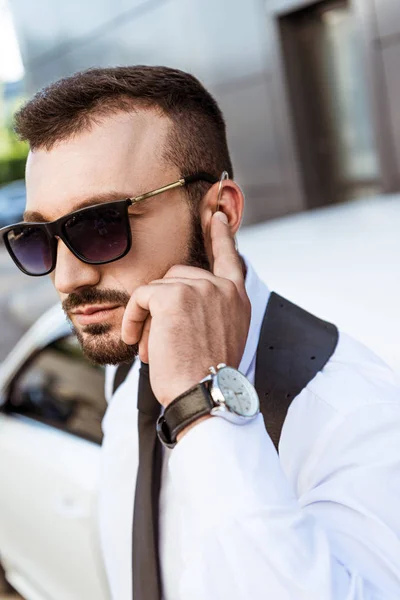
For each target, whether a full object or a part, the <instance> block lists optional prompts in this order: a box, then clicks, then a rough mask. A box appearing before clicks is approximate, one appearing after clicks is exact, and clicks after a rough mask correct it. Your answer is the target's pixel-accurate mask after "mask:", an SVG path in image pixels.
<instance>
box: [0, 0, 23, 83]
mask: <svg viewBox="0 0 400 600" xmlns="http://www.w3.org/2000/svg"><path fill="white" fill-rule="evenodd" d="M23 75H24V69H23V66H22V60H21V55H20V52H19V47H18V42H17V38H16V35H15V30H14V25H13V22H12V18H11V13H10V10H9V7H8V2H7V0H0V81H18V80H19V79H21V78H22V77H23Z"/></svg>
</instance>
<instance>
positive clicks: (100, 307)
mask: <svg viewBox="0 0 400 600" xmlns="http://www.w3.org/2000/svg"><path fill="white" fill-rule="evenodd" d="M117 306H118V305H115V304H110V305H108V306H105V305H104V304H95V305H93V306H86V307H85V308H78V310H76V311H74V312H73V313H72V314H74V315H92V314H93V313H95V312H99V311H105V310H111V309H113V308H117Z"/></svg>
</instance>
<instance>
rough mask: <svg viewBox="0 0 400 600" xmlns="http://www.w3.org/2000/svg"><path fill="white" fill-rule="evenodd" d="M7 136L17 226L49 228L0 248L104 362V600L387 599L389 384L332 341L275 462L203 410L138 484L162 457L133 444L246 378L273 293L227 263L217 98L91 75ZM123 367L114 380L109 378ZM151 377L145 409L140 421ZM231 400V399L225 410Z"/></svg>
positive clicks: (166, 77) (364, 353) (396, 424)
mask: <svg viewBox="0 0 400 600" xmlns="http://www.w3.org/2000/svg"><path fill="white" fill-rule="evenodd" d="M16 126H17V131H18V133H19V135H20V136H21V138H23V139H26V140H27V141H28V142H29V143H30V148H31V151H30V154H29V158H28V162H27V173H26V176H27V192H28V196H27V207H26V208H27V212H26V213H25V217H24V219H25V221H28V222H31V223H32V222H35V223H38V222H45V223H50V225H46V228H44V227H43V226H33V225H30V226H29V225H28V226H26V227H25V228H18V227H14V228H7V230H5V231H4V233H3V235H4V237H5V241H6V245H7V247H8V249H9V251H10V253H11V255H12V256H13V258H14V260H15V261H16V262H17V264H18V266H19V267H20V268H22V269H23V270H24V271H25V272H27V273H28V274H31V275H41V274H46V273H50V277H51V278H52V281H53V283H54V285H55V287H56V289H57V291H58V293H59V295H60V299H61V301H62V305H63V308H64V310H65V312H66V314H67V317H68V318H69V319H70V321H71V323H72V325H73V328H74V330H75V332H76V335H77V336H78V339H79V341H80V343H81V345H82V348H83V350H84V352H85V353H86V355H87V356H88V357H89V358H90V359H91V360H92V361H94V362H96V363H98V364H106V365H108V367H107V394H108V398H109V407H108V410H107V413H106V415H105V419H104V422H103V430H104V444H103V465H104V466H103V477H102V486H101V487H102V489H101V495H100V524H101V535H102V547H103V552H104V558H105V564H106V568H107V572H108V576H109V581H110V586H111V590H112V596H113V598H114V599H115V600H130V599H131V598H132V593H133V597H134V599H135V600H144V599H145V598H146V599H149V598H154V600H156V598H158V597H159V594H160V593H161V592H159V587H160V585H161V588H162V597H163V598H164V600H180V599H184V600H187V599H191V600H206V599H207V600H209V599H213V600H226V599H228V598H229V599H230V600H242V599H243V600H244V599H248V598H251V599H252V600H258V599H259V600H261V599H263V600H264V599H265V598H271V599H273V600H288V599H291V600H292V599H293V600H294V599H302V600H303V599H304V600H314V599H318V600H322V599H323V600H344V599H345V598H346V599H347V600H372V599H374V600H375V599H378V598H379V599H381V600H389V599H392V598H393V599H394V598H399V597H400V539H399V536H400V511H399V510H398V503H399V498H400V449H399V441H398V440H399V431H400V403H399V402H400V401H399V384H398V380H397V379H396V376H395V375H394V374H393V373H392V372H391V371H390V369H389V368H388V367H387V366H386V365H385V364H383V363H382V362H381V361H380V360H379V359H378V358H377V357H376V356H375V355H374V354H372V353H371V352H370V351H369V350H367V349H366V348H364V347H363V346H362V345H361V344H359V343H357V342H356V341H354V340H352V339H351V338H349V337H348V336H346V335H344V334H342V333H340V335H339V340H338V342H337V346H336V348H335V349H334V352H333V354H332V355H331V357H330V359H329V360H328V361H327V362H326V364H325V366H324V367H323V368H322V370H320V372H319V373H318V374H317V375H316V376H315V377H313V378H312V380H311V381H310V382H308V384H307V385H306V386H305V388H304V389H303V390H302V391H301V393H299V394H298V395H297V397H296V398H295V399H294V400H293V401H292V403H291V406H290V410H289V412H288V414H287V417H286V420H285V423H284V427H283V431H282V436H281V438H280V443H279V455H278V453H277V452H276V449H275V447H274V445H273V443H272V441H271V438H270V436H269V434H268V432H267V430H266V426H265V424H264V421H263V418H262V415H261V414H253V415H250V417H251V418H248V419H247V421H248V422H247V424H245V425H244V426H238V425H237V424H236V423H232V422H230V421H228V420H226V419H224V418H216V417H214V416H212V415H211V414H209V413H207V414H203V415H202V416H201V417H200V418H195V419H194V420H193V419H192V420H190V419H189V421H190V422H189V424H188V425H187V426H184V427H183V428H182V427H181V428H180V429H179V432H178V434H177V435H176V436H175V437H176V439H174V440H173V441H174V444H170V445H171V446H174V447H173V448H165V447H163V449H162V456H161V455H158V460H159V469H161V467H162V472H161V471H160V470H159V471H158V474H157V473H156V470H154V471H152V472H150V475H149V472H147V474H146V473H144V467H143V465H144V464H145V463H146V461H148V459H149V456H150V455H151V456H150V458H151V461H150V462H151V464H152V465H153V466H152V468H154V464H155V463H156V462H157V460H156V456H157V452H159V448H161V445H157V446H154V447H152V448H151V449H150V450H149V449H148V448H149V447H147V449H146V447H145V445H142V439H141V435H142V434H143V436H144V435H145V434H144V433H143V432H144V431H145V428H144V423H145V422H146V419H147V421H148V422H150V423H152V425H151V427H150V428H148V429H147V431H149V430H150V431H151V432H153V433H154V437H156V436H155V422H154V421H151V418H153V417H154V416H155V418H156V419H157V417H158V418H159V421H158V422H159V424H160V423H163V419H165V420H167V415H168V414H171V408H172V407H173V406H177V404H176V399H177V398H178V400H179V402H180V401H181V398H180V397H182V395H183V397H184V396H185V393H186V392H187V391H188V390H191V388H193V387H194V386H197V384H198V383H199V382H200V381H201V380H202V379H203V378H204V377H206V376H207V374H208V373H209V368H210V367H217V365H218V364H219V363H225V364H227V365H228V366H230V367H233V368H239V371H241V373H242V374H243V375H245V376H246V377H247V380H248V381H249V382H251V383H253V382H254V378H255V369H256V354H257V345H258V341H259V337H260V330H261V327H262V323H263V318H264V313H265V309H266V306H267V304H268V303H269V299H270V297H271V294H270V292H269V291H268V289H267V287H266V286H265V284H264V283H262V282H261V281H260V280H259V279H258V278H257V275H256V274H255V273H254V271H253V269H252V268H251V265H250V264H248V263H246V262H245V261H244V259H242V258H241V257H240V256H239V254H238V253H237V251H236V250H235V244H234V235H235V233H236V231H237V230H238V228H239V225H240V221H241V217H242V211H243V194H242V192H241V190H240V188H239V187H238V185H237V184H236V183H235V182H234V181H233V179H232V177H233V171H232V165H231V162H230V158H229V152H228V149H227V144H226V137H225V125H224V121H223V117H222V115H221V112H220V110H219V108H218V106H217V105H216V103H215V101H214V100H213V98H212V97H211V96H210V95H209V94H208V92H207V91H206V90H205V89H204V88H203V87H202V86H201V84H200V83H199V82H198V81H197V80H196V79H195V78H193V77H192V76H190V75H188V74H185V73H183V72H180V71H177V70H172V69H167V68H160V67H119V68H115V69H94V70H91V71H87V72H84V73H78V74H76V75H74V76H72V77H70V78H67V79H63V80H61V81H58V82H56V83H54V84H52V85H51V86H49V87H48V88H47V89H45V90H44V91H42V92H39V93H38V94H37V95H36V96H35V97H34V98H33V99H32V100H31V101H30V102H28V104H27V105H26V106H25V107H24V108H23V109H22V110H21V111H20V112H19V114H18V115H17V119H16ZM243 143H245V140H243ZM224 171H227V172H228V173H229V175H230V178H229V179H223V178H222V179H221V181H220V176H221V173H223V172H224ZM170 184H173V185H170ZM165 186H166V187H165ZM148 192H154V193H152V194H147V193H148ZM124 199H125V201H124V202H121V201H123V200H124ZM126 199H130V200H126ZM106 203H111V204H108V205H107V206H105V205H106ZM93 205H96V209H94V210H93V209H91V208H89V207H91V206H93ZM97 205H100V208H98V207H97ZM82 208H84V209H85V210H82V211H81V212H76V213H74V214H73V215H70V213H72V212H74V211H78V210H81V209H82ZM53 222H56V223H54V224H53ZM124 228H125V229H124ZM121 231H123V232H125V233H124V234H123V235H121ZM366 293H367V290H366ZM282 306H283V305H282ZM288 327H289V323H288ZM269 349H270V350H271V351H273V346H271V347H270V348H269ZM137 354H139V357H137V358H136V360H134V362H133V366H132V367H131V368H130V370H129V372H128V373H127V376H126V379H125V380H123V378H122V379H121V381H120V382H119V383H120V385H119V386H118V382H116V379H115V378H117V377H118V374H119V373H120V370H119V369H118V370H117V374H116V365H123V364H129V361H132V360H133V359H134V358H135V357H136V356H137ZM309 358H310V360H311V359H314V358H315V356H311V357H309ZM141 363H142V366H141ZM146 364H149V366H150V383H151V389H152V392H153V393H154V396H155V398H156V400H157V401H158V404H157V401H155V404H156V409H155V410H154V408H153V409H147V408H144V409H143V410H142V408H141V402H142V400H141V399H142V398H144V397H146V398H147V397H149V396H150V395H151V389H150V387H149V380H148V377H149V375H148V373H147V375H146V367H145V365H146ZM112 365H114V366H112ZM221 369H223V367H221ZM221 372H222V371H221ZM146 377H147V379H146ZM238 377H239V378H240V377H241V376H240V375H238ZM138 386H139V391H138ZM245 387H246V386H245V383H243V387H241V388H240V390H241V391H235V390H234V388H232V389H233V390H234V391H233V392H232V389H231V390H228V391H229V393H230V394H231V398H234V401H235V402H236V403H237V404H240V403H241V402H242V399H241V396H243V394H245ZM113 389H115V390H116V391H115V393H114V394H113V393H112V392H113ZM196 389H198V388H196ZM246 389H247V388H246ZM249 394H250V392H249ZM250 395H251V394H250ZM250 395H249V396H247V397H248V398H250ZM138 396H139V400H138V402H139V409H140V413H139V416H138V410H137V398H138ZM188 397H189V398H190V397H191V396H190V394H189V396H188ZM248 402H249V403H248V405H247V406H248V407H250V400H249V401H248ZM185 406H186V409H187V408H188V406H189V408H190V403H189V404H186V405H185ZM249 410H250V408H249ZM146 411H147V412H146ZM239 412H240V411H239ZM153 413H155V414H153ZM160 415H161V416H160ZM248 416H249V415H248ZM160 419H161V420H160ZM265 419H266V425H267V426H268V414H267V415H266V417H265ZM244 420H246V419H244ZM138 422H139V423H138ZM182 422H184V423H186V422H187V421H182ZM138 429H139V436H138ZM167 432H168V428H167ZM159 433H160V438H161V439H163V437H162V436H163V435H164V438H165V436H166V435H167V434H166V433H165V431H164V430H163V428H162V427H161V432H160V425H159ZM170 433H171V431H170ZM146 435H147V434H146ZM138 438H139V439H138ZM167 438H168V436H167ZM143 439H144V437H143ZM171 439H172V437H171ZM164 441H165V440H164ZM170 441H171V440H170ZM167 442H168V439H167ZM175 442H176V443H175ZM157 448H158V450H157ZM139 454H140V461H139ZM160 456H161V459H160ZM138 463H139V472H138ZM161 463H162V465H161ZM149 464H150V463H149ZM137 472H138V475H137ZM136 475H137V478H136ZM146 477H147V480H148V481H147V484H148V487H147V492H146V493H144V494H143V493H142V490H143V489H144V488H145V479H146ZM157 478H158V479H159V481H158V483H159V486H160V489H158V487H157ZM149 482H150V483H149ZM135 490H136V491H135ZM146 494H147V495H146ZM155 496H157V498H156V504H155V505H156V510H155V511H154V510H153V509H151V510H150V511H149V505H152V506H153V505H154V501H155V500H154V497H155ZM134 505H135V514H133V512H134V510H133V507H134ZM138 507H139V508H138ZM158 518H159V522H157V520H158ZM152 519H153V520H152ZM132 520H133V542H132ZM132 543H133V578H132ZM154 546H156V552H157V550H158V551H159V567H160V575H159V574H157V572H156V571H157V565H156V568H155V563H157V561H158V558H157V557H156V558H155V559H153V558H152V556H153V554H152V553H153V552H154ZM143 557H145V558H143ZM146 561H147V562H146ZM158 578H159V579H158ZM132 581H133V584H132ZM132 585H133V588H132ZM140 586H141V587H140Z"/></svg>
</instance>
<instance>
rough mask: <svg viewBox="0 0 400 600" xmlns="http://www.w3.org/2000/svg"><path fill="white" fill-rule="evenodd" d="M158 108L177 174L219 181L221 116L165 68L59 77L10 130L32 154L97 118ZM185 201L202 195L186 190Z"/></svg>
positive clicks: (227, 165) (224, 157)
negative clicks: (202, 173)
mask: <svg viewBox="0 0 400 600" xmlns="http://www.w3.org/2000/svg"><path fill="white" fill-rule="evenodd" d="M140 107H144V108H157V109H160V110H161V111H162V113H163V114H165V115H166V116H168V117H169V118H170V119H171V121H172V128H171V131H170V134H169V138H168V140H167V147H166V148H165V149H164V156H165V158H166V160H167V161H170V162H171V163H172V164H174V165H175V166H176V167H177V168H178V169H179V171H180V174H181V175H183V176H185V175H190V174H193V173H195V172H196V171H206V172H208V173H211V174H212V175H215V176H216V177H219V176H220V175H221V173H222V171H228V173H229V176H230V177H233V168H232V163H231V159H230V156H229V150H228V145H227V140H226V127H225V121H224V117H223V115H222V112H221V110H220V108H219V106H218V104H217V102H216V101H215V99H214V98H213V97H212V95H211V94H210V93H209V92H208V91H207V90H206V89H205V87H204V86H203V85H202V84H201V83H200V82H199V81H198V79H196V78H195V77H194V76H193V75H190V74H189V73H185V72H184V71H180V70H178V69H171V68H168V67H155V66H154V67H153V66H143V65H135V66H126V67H112V68H92V69H88V70H86V71H82V72H78V73H75V74H74V75H72V76H70V77H65V78H63V79H60V80H58V81H56V82H54V83H52V84H50V85H49V86H47V87H45V88H44V89H43V90H41V91H39V92H37V93H36V94H35V96H33V98H32V99H31V100H29V101H28V102H27V103H26V104H25V105H24V106H23V107H22V108H21V109H20V110H19V111H18V112H17V114H16V116H15V131H16V133H17V135H18V136H19V137H20V139H22V140H25V141H27V142H28V143H29V145H30V147H31V149H32V150H35V149H39V148H45V149H46V150H50V149H51V148H52V147H53V146H54V145H55V144H56V143H57V142H59V141H63V140H66V139H69V138H70V137H72V136H73V135H75V134H78V133H79V132H81V131H85V130H88V129H89V128H90V126H91V125H92V123H93V122H95V120H96V117H101V116H106V115H108V114H112V113H115V112H118V111H121V110H122V111H126V112H128V111H130V110H132V109H134V108H140ZM188 191H189V194H190V197H191V199H192V200H194V199H195V198H193V196H195V197H196V199H198V198H199V197H200V195H202V194H203V193H204V191H205V190H204V186H203V185H202V184H200V185H197V186H189V188H188Z"/></svg>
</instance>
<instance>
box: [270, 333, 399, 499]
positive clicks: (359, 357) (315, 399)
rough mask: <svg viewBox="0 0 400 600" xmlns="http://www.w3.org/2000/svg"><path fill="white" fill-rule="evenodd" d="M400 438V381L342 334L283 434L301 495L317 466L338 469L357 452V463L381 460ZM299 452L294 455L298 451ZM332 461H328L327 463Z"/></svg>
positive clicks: (289, 469)
mask: <svg viewBox="0 0 400 600" xmlns="http://www.w3.org/2000/svg"><path fill="white" fill-rule="evenodd" d="M399 434H400V382H399V376H398V375H397V374H396V373H394V372H393V371H392V370H391V369H390V367H389V366H388V365H386V364H385V363H384V362H383V361H382V360H381V359H380V358H379V357H378V356H376V354H374V352H372V351H371V350H369V349H368V348H366V347H365V346H364V345H363V344H361V343H360V342H358V341H357V340H355V339H353V338H352V337H350V336H349V335H347V334H345V333H343V332H339V341H338V344H337V347H336V350H335V352H334V353H333V355H332V357H331V358H330V360H329V361H328V362H327V364H326V365H325V367H324V368H323V369H322V371H320V372H319V373H318V374H317V375H316V376H315V377H314V379H312V380H311V381H310V383H309V384H308V385H307V386H306V387H305V388H304V389H303V390H302V392H301V393H300V394H299V395H298V396H297V397H296V398H295V399H294V400H293V402H292V404H291V406H290V408H289V411H288V414H287V417H286V420H285V422H284V425H283V429H282V436H281V440H280V445H279V454H280V457H281V461H282V464H283V467H284V469H285V471H286V473H287V475H288V476H289V478H290V479H291V480H292V482H293V485H294V486H295V487H296V488H297V491H298V492H299V490H300V489H303V486H302V485H301V482H303V483H304V481H305V480H308V476H307V477H305V473H310V471H314V470H315V468H316V465H317V464H319V465H323V466H324V467H326V466H327V461H328V462H330V461H331V460H332V461H333V462H334V463H335V465H336V466H335V468H339V465H340V464H342V463H343V461H344V462H346V461H347V459H348V458H349V456H350V455H351V452H350V453H349V448H350V447H352V448H356V449H357V460H355V461H354V464H355V463H358V464H362V463H363V461H368V460H369V458H368V457H370V454H371V451H372V452H374V453H376V455H382V454H384V453H386V452H387V450H388V448H391V447H392V446H393V444H394V443H395V444H396V447H397V445H398V441H397V440H398V437H399ZM294 449H295V450H294ZM327 457H329V460H328V458H327Z"/></svg>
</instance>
